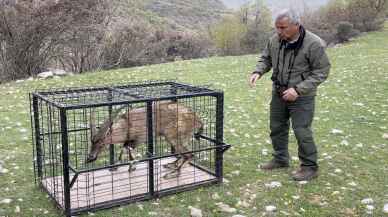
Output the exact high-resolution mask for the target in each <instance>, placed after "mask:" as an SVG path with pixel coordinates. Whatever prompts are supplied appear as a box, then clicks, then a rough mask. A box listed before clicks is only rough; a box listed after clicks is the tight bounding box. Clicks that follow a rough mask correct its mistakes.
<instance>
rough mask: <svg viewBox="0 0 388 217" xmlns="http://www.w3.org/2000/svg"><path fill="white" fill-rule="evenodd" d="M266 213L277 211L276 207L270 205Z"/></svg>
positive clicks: (266, 208)
mask: <svg viewBox="0 0 388 217" xmlns="http://www.w3.org/2000/svg"><path fill="white" fill-rule="evenodd" d="M265 211H266V212H275V211H276V206H273V205H269V206H266V207H265Z"/></svg>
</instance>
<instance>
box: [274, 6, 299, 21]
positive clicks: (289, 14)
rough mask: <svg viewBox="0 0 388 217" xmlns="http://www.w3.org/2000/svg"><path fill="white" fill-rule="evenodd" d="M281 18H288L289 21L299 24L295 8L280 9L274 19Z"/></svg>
mask: <svg viewBox="0 0 388 217" xmlns="http://www.w3.org/2000/svg"><path fill="white" fill-rule="evenodd" d="M283 18H288V19H289V20H290V23H293V24H300V17H299V15H298V14H297V13H296V11H295V10H292V9H285V10H282V11H280V13H278V15H277V16H276V19H275V21H278V20H281V19H283Z"/></svg>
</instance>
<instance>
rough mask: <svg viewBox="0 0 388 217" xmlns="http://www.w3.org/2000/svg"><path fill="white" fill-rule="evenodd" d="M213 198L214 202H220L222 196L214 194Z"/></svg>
mask: <svg viewBox="0 0 388 217" xmlns="http://www.w3.org/2000/svg"><path fill="white" fill-rule="evenodd" d="M212 198H213V200H219V199H220V198H221V197H220V195H218V194H217V193H214V194H213V195H212Z"/></svg>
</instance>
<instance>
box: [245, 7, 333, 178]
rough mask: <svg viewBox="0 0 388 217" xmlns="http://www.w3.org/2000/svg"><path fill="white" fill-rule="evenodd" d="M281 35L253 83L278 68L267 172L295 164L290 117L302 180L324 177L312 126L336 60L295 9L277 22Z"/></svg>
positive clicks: (269, 46) (265, 53) (264, 53)
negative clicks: (291, 156)
mask: <svg viewBox="0 0 388 217" xmlns="http://www.w3.org/2000/svg"><path fill="white" fill-rule="evenodd" d="M275 27H276V34H275V35H274V36H272V37H271V38H270V40H269V42H268V44H267V46H266V47H265V49H264V50H263V51H262V54H261V57H260V58H259V61H258V63H257V66H256V70H255V71H254V72H253V73H252V74H251V76H250V79H249V84H250V86H251V87H253V86H255V84H256V81H257V80H258V79H260V78H261V77H262V76H263V75H264V74H265V73H266V72H268V71H270V69H271V68H272V69H273V73H272V77H271V79H272V81H273V91H272V100H271V104H270V131H271V133H270V137H271V139H272V146H273V149H274V153H273V159H272V160H271V161H269V162H268V163H266V164H263V165H261V169H262V170H272V169H278V168H285V167H289V153H288V135H289V127H290V119H291V123H292V128H293V131H294V134H295V136H296V139H297V142H298V156H299V160H300V163H301V164H300V168H299V169H298V170H297V171H294V172H293V173H292V178H293V179H294V180H296V181H302V180H310V179H313V178H315V177H317V176H318V162H317V147H316V145H315V142H314V139H313V133H312V130H311V124H312V121H313V116H314V105H315V96H316V92H317V87H318V85H319V84H321V83H322V82H323V81H325V80H326V78H327V77H328V74H329V70H330V62H329V59H328V57H327V55H326V53H325V43H324V41H323V40H322V39H320V38H319V37H318V36H317V35H315V34H313V33H311V32H309V31H307V30H305V29H304V28H303V26H302V25H301V24H300V21H299V19H298V17H297V15H296V14H295V12H293V11H291V10H285V11H283V12H281V13H280V14H279V15H278V16H277V17H276V20H275Z"/></svg>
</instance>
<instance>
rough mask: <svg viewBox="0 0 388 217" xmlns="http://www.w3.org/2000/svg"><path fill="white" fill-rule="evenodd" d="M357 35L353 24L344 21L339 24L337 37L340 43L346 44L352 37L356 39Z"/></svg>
mask: <svg viewBox="0 0 388 217" xmlns="http://www.w3.org/2000/svg"><path fill="white" fill-rule="evenodd" d="M356 35H357V32H356V30H355V29H353V24H351V23H349V22H347V21H342V22H339V23H338V25H337V34H336V37H337V39H338V42H340V43H342V42H346V41H349V39H350V38H351V37H354V36H356Z"/></svg>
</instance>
